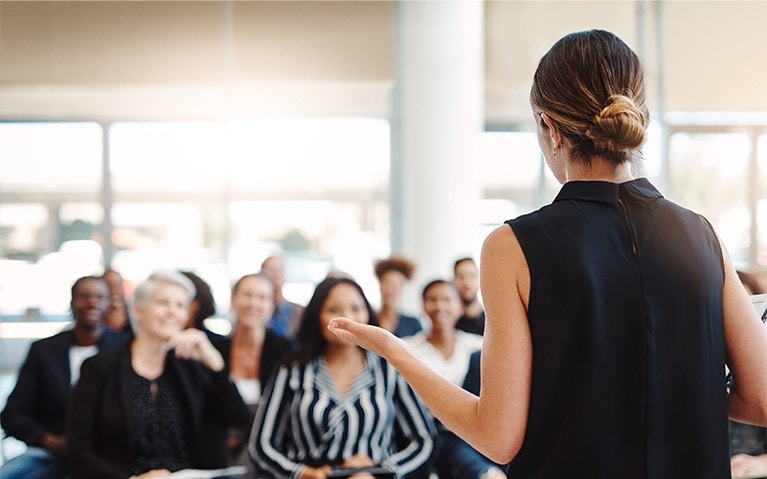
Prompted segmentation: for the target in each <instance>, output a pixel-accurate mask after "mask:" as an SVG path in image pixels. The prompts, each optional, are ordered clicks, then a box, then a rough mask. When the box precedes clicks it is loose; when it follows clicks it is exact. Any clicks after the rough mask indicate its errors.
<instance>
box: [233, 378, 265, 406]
mask: <svg viewBox="0 0 767 479" xmlns="http://www.w3.org/2000/svg"><path fill="white" fill-rule="evenodd" d="M232 382H233V383H234V385H235V386H237V391H238V392H239V393H240V396H241V397H242V401H243V402H244V403H245V404H247V405H249V406H251V405H253V404H258V400H259V399H260V398H261V381H259V380H258V379H255V378H254V379H240V378H232Z"/></svg>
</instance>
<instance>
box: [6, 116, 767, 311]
mask: <svg viewBox="0 0 767 479" xmlns="http://www.w3.org/2000/svg"><path fill="white" fill-rule="evenodd" d="M657 124H658V123H657V122H655V123H653V127H652V128H651V131H650V137H649V140H648V142H647V144H646V146H645V149H644V156H645V160H644V162H643V164H642V165H641V170H642V171H641V173H642V174H644V175H646V176H648V177H649V178H650V179H651V180H652V181H653V182H655V183H656V184H657V185H658V186H659V188H661V190H662V192H663V193H664V194H665V195H666V196H667V197H668V198H670V199H672V200H674V201H676V202H678V203H680V204H682V205H683V206H686V207H688V208H691V209H693V210H695V211H698V212H700V213H702V214H703V215H704V216H706V218H708V219H709V221H711V223H712V224H713V225H714V227H715V228H716V229H717V231H718V232H719V234H720V235H721V237H722V239H723V241H724V242H725V244H726V245H727V247H728V249H729V250H730V252H731V255H732V257H733V260H734V261H735V263H736V265H738V266H743V267H754V266H758V267H765V266H767V127H765V126H763V125H762V126H759V125H757V126H742V125H740V126H737V127H734V126H728V127H711V126H706V127H703V126H700V125H684V124H676V125H672V126H671V127H669V128H668V130H667V133H666V134H667V136H665V137H664V136H663V134H662V133H661V130H660V129H659V128H658V126H657ZM104 128H107V129H106V130H104ZM105 135H106V139H107V141H106V144H107V145H108V151H106V152H104V151H103V149H104V147H103V145H104V144H105V141H104V138H105ZM664 142H665V143H664ZM664 145H665V146H664ZM664 148H667V154H666V155H663V149H664ZM0 152H1V154H0V171H2V172H3V174H2V175H0V315H2V320H3V321H13V320H21V319H37V318H42V319H63V318H65V317H66V316H67V314H68V302H69V288H68V285H71V283H72V282H73V281H74V279H76V278H77V277H78V276H81V275H84V274H99V273H100V272H101V271H102V270H103V268H104V267H105V265H108V264H111V265H112V266H113V267H114V268H115V269H117V270H118V271H120V272H121V273H122V274H123V276H124V277H125V279H126V280H127V281H128V283H129V284H128V290H129V291H130V289H131V287H132V285H134V284H135V283H136V282H138V281H140V280H142V279H143V278H145V277H146V276H147V275H148V274H149V273H150V272H151V271H152V270H154V269H157V268H171V269H184V270H191V271H195V272H196V273H198V274H199V275H200V276H202V277H203V278H205V279H206V280H208V282H210V284H211V285H212V286H213V290H214V293H215V295H216V300H217V303H218V305H219V313H220V314H221V315H225V314H226V313H227V312H228V308H229V287H230V285H231V283H232V281H233V280H235V279H236V278H238V277H239V276H241V275H243V274H247V273H251V272H255V271H257V270H259V269H260V264H261V261H263V259H264V258H265V257H266V256H268V255H270V254H273V253H275V252H281V253H282V254H284V256H285V259H286V267H287V278H288V284H287V285H286V289H285V294H286V296H287V297H288V298H289V299H292V300H295V301H298V302H304V301H306V300H307V299H308V297H309V295H310V294H311V291H312V289H313V286H314V285H315V284H316V283H317V282H318V281H319V280H321V279H322V278H323V277H324V276H325V275H326V274H327V272H328V271H330V270H331V269H337V270H342V271H345V272H347V273H349V274H351V275H353V276H354V277H355V278H357V279H358V280H359V281H360V283H362V284H363V286H364V287H365V289H366V290H367V291H368V292H369V294H370V297H371V300H372V301H374V302H376V301H377V299H378V298H377V294H378V291H377V284H376V282H375V279H374V277H373V273H372V264H373V262H374V260H375V259H376V258H380V257H384V256H386V255H388V254H389V252H390V251H389V250H390V240H389V238H390V221H391V219H390V213H389V206H388V195H389V159H390V132H389V125H388V122H387V121H385V120H371V119H344V120H338V119H332V120H331V119H298V120H286V119H281V120H262V121H249V122H231V123H224V122H195V123H171V122H163V123H140V122H119V123H113V124H110V125H106V126H102V125H99V124H96V123H0ZM105 153H106V154H105ZM104 165H106V167H107V170H106V171H107V174H104V173H105V171H104ZM476 166H477V171H478V173H479V177H480V181H481V184H482V187H483V189H484V199H483V200H482V201H481V204H480V205H478V209H477V212H478V214H477V221H476V233H475V236H476V244H477V251H476V253H477V254H478V253H479V248H480V246H481V243H482V240H483V238H484V237H485V236H486V235H487V233H488V232H489V231H490V230H492V229H493V228H495V227H496V226H497V225H498V224H500V223H501V222H503V221H504V220H506V219H508V218H512V217H514V216H517V215H519V214H523V213H526V212H529V211H532V210H533V209H536V208H538V207H540V206H541V205H543V204H546V203H548V202H550V201H551V200H552V199H553V197H554V196H555V195H556V193H557V191H558V189H559V185H558V184H557V182H556V181H555V180H554V179H553V177H552V176H551V174H550V172H549V171H548V169H547V168H546V167H545V165H544V162H543V159H542V157H541V155H540V152H539V149H538V144H537V140H536V137H535V134H534V133H533V132H530V131H517V132H486V133H483V134H481V135H480V137H479V141H478V161H477V163H476ZM62 285H66V286H64V287H62Z"/></svg>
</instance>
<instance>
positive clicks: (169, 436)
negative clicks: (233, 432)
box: [68, 272, 249, 479]
mask: <svg viewBox="0 0 767 479" xmlns="http://www.w3.org/2000/svg"><path fill="white" fill-rule="evenodd" d="M193 297H194V286H193V284H192V283H191V281H189V279H187V278H186V277H185V276H183V275H182V274H180V273H177V272H157V273H154V274H152V275H151V276H150V277H149V278H148V279H147V280H146V281H144V282H143V283H141V284H140V285H139V286H138V287H137V288H136V291H135V292H134V296H133V304H132V313H133V314H132V317H133V318H134V321H135V324H134V328H135V337H134V338H133V340H132V341H131V342H130V343H128V344H126V345H124V346H123V347H120V348H117V349H114V350H112V351H109V352H106V353H104V354H99V355H98V356H95V357H93V358H91V359H88V360H87V361H85V362H84V363H83V367H82V375H81V377H80V381H79V382H78V384H77V386H76V387H75V389H74V393H73V396H72V401H71V408H70V413H69V422H68V432H69V445H70V455H71V457H70V459H71V461H70V464H71V469H72V475H73V477H75V478H77V479H89V478H93V479H112V478H113V479H126V478H128V477H134V478H136V479H145V478H150V477H161V476H163V475H167V474H169V471H177V470H180V469H186V468H200V469H206V468H220V467H224V466H226V465H227V457H226V456H227V451H226V444H225V443H223V444H214V443H212V441H210V439H209V438H208V437H206V431H204V430H203V428H202V425H203V424H205V421H204V418H205V417H206V416H208V415H214V416H216V417H217V418H219V420H220V421H222V422H225V423H227V424H229V425H232V426H237V427H246V426H247V424H248V420H249V415H248V411H247V409H246V407H245V404H243V402H242V399H241V398H240V395H239V394H238V393H237V389H236V387H235V386H234V384H233V383H232V382H230V381H229V378H228V375H227V372H226V369H225V367H224V359H223V357H222V356H221V354H220V353H219V352H218V350H216V348H214V347H213V345H212V344H211V343H210V341H209V340H208V338H207V336H206V335H205V333H203V332H202V331H199V330H197V329H194V328H190V329H184V326H185V325H186V323H187V321H188V319H189V303H190V302H191V300H192V298H193Z"/></svg>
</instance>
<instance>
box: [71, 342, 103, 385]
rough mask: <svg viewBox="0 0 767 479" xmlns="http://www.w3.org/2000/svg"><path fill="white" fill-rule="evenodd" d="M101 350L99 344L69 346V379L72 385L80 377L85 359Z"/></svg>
mask: <svg viewBox="0 0 767 479" xmlns="http://www.w3.org/2000/svg"><path fill="white" fill-rule="evenodd" d="M98 352H99V348H98V346H95V345H94V346H72V347H71V348H69V380H70V381H71V384H72V386H74V385H75V384H77V380H78V379H80V366H82V365H83V361H85V360H86V359H88V358H89V357H91V356H95V355H96V353H98Z"/></svg>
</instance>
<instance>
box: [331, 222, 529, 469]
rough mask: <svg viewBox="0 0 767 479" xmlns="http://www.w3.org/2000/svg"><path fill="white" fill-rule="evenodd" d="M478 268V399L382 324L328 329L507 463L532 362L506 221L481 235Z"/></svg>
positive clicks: (518, 441) (523, 292) (517, 252)
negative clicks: (481, 307)
mask: <svg viewBox="0 0 767 479" xmlns="http://www.w3.org/2000/svg"><path fill="white" fill-rule="evenodd" d="M480 273H481V286H482V297H483V300H484V303H485V311H486V323H485V336H484V344H483V349H482V350H483V353H482V388H481V391H480V397H479V398H477V397H476V396H474V395H473V394H471V393H469V392H467V391H465V390H463V389H461V388H460V387H458V386H456V385H454V384H453V383H451V382H450V381H448V380H447V379H444V378H443V377H441V376H440V375H439V374H437V373H435V372H434V371H433V370H431V368H429V367H428V366H427V365H425V364H424V363H423V362H422V361H420V360H419V359H418V358H417V357H416V356H415V355H414V354H412V353H411V352H410V350H409V349H408V348H407V346H406V345H405V343H404V342H403V341H401V340H400V339H398V338H396V337H395V336H394V335H392V334H391V333H389V332H387V331H385V330H383V329H382V328H377V327H373V326H366V325H362V324H359V323H355V322H353V321H350V320H347V319H345V318H336V319H334V320H333V321H332V322H331V324H330V329H331V330H332V331H333V332H334V333H335V334H337V335H338V336H339V337H341V338H342V339H345V340H347V341H351V342H354V343H356V344H358V345H359V346H361V347H363V348H365V349H369V350H371V351H373V352H375V353H377V354H379V355H381V356H382V357H384V358H385V359H386V360H387V361H389V363H391V364H392V365H393V366H394V367H395V368H396V369H397V370H398V371H399V372H400V373H401V374H402V375H403V376H404V377H405V379H406V380H407V381H408V383H410V385H411V386H412V387H413V389H414V390H415V392H416V393H417V394H418V396H419V397H420V398H421V400H422V401H423V402H424V403H425V404H426V406H427V407H428V408H429V410H430V411H431V412H432V414H434V415H435V416H436V417H437V418H438V419H439V420H440V421H442V423H443V424H444V425H445V426H447V427H448V428H449V429H450V430H452V431H453V432H455V433H456V434H457V435H459V436H461V437H462V438H463V439H464V440H466V442H468V443H469V444H471V445H472V446H473V447H475V448H476V449H477V450H479V451H480V452H482V453H483V454H485V455H486V456H487V457H489V458H490V459H492V460H493V461H495V462H498V463H506V462H509V461H510V460H511V459H512V458H513V457H514V456H515V455H516V453H517V452H518V451H519V448H520V447H521V446H522V440H523V438H524V435H525V428H526V426H527V413H528V409H529V401H530V375H531V367H532V343H531V339H530V329H529V326H528V324H527V314H526V302H527V297H528V294H529V277H530V275H529V271H528V269H527V262H526V261H525V259H524V255H523V254H522V250H521V248H520V246H519V243H518V242H517V239H516V236H515V235H514V233H513V231H512V230H511V228H509V227H508V226H505V225H504V226H501V227H499V228H498V229H496V230H495V231H494V232H493V233H491V234H490V235H489V236H488V238H487V240H486V241H485V244H484V245H483V248H482V259H481V267H480Z"/></svg>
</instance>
